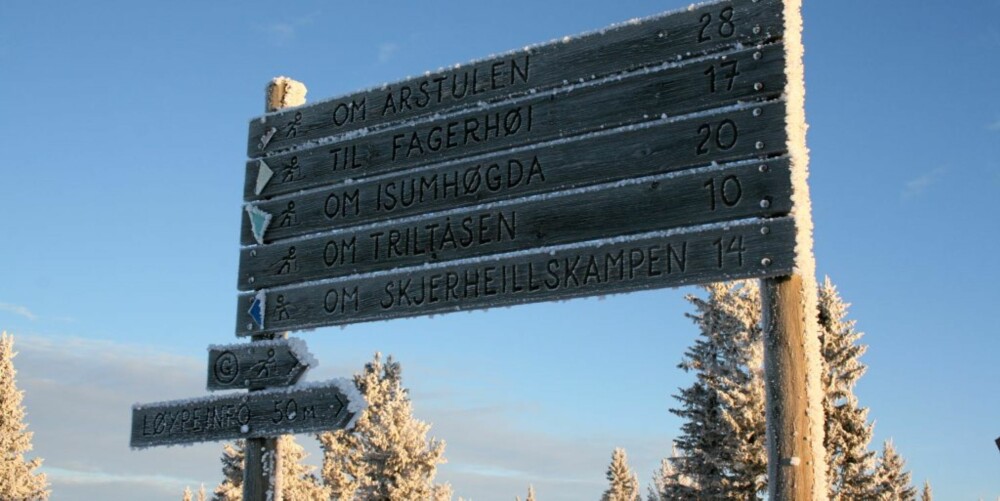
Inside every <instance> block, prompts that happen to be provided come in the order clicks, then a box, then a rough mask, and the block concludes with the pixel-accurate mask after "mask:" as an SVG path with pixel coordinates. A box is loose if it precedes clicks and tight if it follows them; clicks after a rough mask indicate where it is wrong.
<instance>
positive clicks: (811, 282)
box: [783, 0, 826, 500]
mask: <svg viewBox="0 0 1000 501" xmlns="http://www.w3.org/2000/svg"><path fill="white" fill-rule="evenodd" d="M783 14H784V20H785V34H784V41H785V72H786V77H787V80H786V82H787V83H786V85H785V99H786V100H787V102H788V105H787V107H786V108H785V109H786V113H787V118H786V127H787V130H788V152H789V156H790V157H791V163H792V202H793V207H794V208H793V210H792V216H793V217H794V218H795V225H796V229H797V237H796V244H795V254H796V263H795V267H796V269H795V273H796V274H797V275H799V276H800V277H801V278H802V288H803V294H802V298H803V301H804V302H805V304H803V305H802V306H803V308H802V313H803V314H804V315H805V319H804V322H803V324H804V325H805V336H804V337H805V339H804V342H805V346H804V350H803V351H804V352H805V355H806V361H805V362H806V369H807V370H806V378H807V381H806V387H807V392H808V393H807V394H808V399H809V400H808V402H807V407H806V413H807V415H808V418H809V425H810V427H811V428H812V429H811V430H809V432H808V433H807V435H806V436H810V437H812V438H813V443H812V444H810V446H811V447H812V456H813V458H814V459H815V460H814V461H813V463H812V464H809V465H806V466H807V467H810V468H812V471H813V479H814V482H813V493H812V499H814V500H823V499H826V495H825V490H824V489H825V486H826V469H825V467H824V461H823V460H822V458H823V457H824V449H823V419H824V417H823V409H822V402H821V395H822V387H821V383H820V375H821V374H822V371H823V364H822V360H820V346H819V325H818V323H817V312H818V305H817V294H818V289H817V283H816V260H815V257H814V255H813V238H812V233H813V224H812V204H811V202H810V199H809V185H808V183H807V181H808V178H809V149H808V147H807V146H806V130H807V129H808V125H807V124H806V119H805V92H806V88H805V71H804V67H803V64H802V57H803V53H804V47H803V45H802V0H785V2H784V12H783Z"/></svg>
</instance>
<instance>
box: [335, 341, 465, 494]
mask: <svg viewBox="0 0 1000 501" xmlns="http://www.w3.org/2000/svg"><path fill="white" fill-rule="evenodd" d="M354 386H355V387H356V388H357V391H359V392H360V393H361V394H362V395H363V396H364V398H365V400H367V403H368V407H367V408H366V409H365V410H364V411H362V412H361V413H360V416H359V417H357V422H356V425H355V427H354V429H353V432H351V431H347V430H337V431H334V432H326V433H322V434H320V436H319V438H320V442H321V444H322V447H323V453H324V457H323V479H324V481H325V483H326V485H328V486H329V487H330V488H331V495H333V496H334V498H336V499H384V500H410V499H437V498H442V497H444V494H445V490H447V492H450V487H448V486H442V485H435V484H434V483H433V480H434V476H435V474H436V472H437V465H438V464H441V463H443V462H445V459H444V446H445V445H444V442H443V441H439V440H434V439H431V440H428V439H427V431H428V430H429V429H430V425H429V424H427V423H424V422H423V421H420V420H417V419H414V418H413V416H412V406H411V403H410V398H409V395H408V394H407V390H406V389H405V388H404V387H403V386H402V372H401V367H400V365H399V363H398V362H395V361H394V360H393V359H392V357H389V358H388V360H386V361H385V362H383V360H382V357H381V355H379V354H376V355H375V358H374V360H373V361H371V362H369V363H368V364H366V365H365V368H364V371H363V372H362V373H360V374H356V375H355V376H354Z"/></svg>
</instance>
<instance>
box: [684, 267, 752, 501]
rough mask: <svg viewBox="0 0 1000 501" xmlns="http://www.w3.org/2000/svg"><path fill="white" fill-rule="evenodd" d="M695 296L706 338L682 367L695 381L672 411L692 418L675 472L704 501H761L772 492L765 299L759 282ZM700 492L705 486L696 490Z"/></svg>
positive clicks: (688, 419) (702, 335)
mask: <svg viewBox="0 0 1000 501" xmlns="http://www.w3.org/2000/svg"><path fill="white" fill-rule="evenodd" d="M705 289H706V291H707V292H708V298H707V299H702V298H700V297H697V296H693V295H691V296H688V300H689V301H691V303H692V304H694V306H695V309H696V310H697V311H696V313H694V314H688V316H689V317H690V318H692V319H693V320H694V322H695V323H696V324H697V325H698V327H699V329H700V331H701V332H700V335H699V337H698V339H696V340H695V344H694V346H692V347H691V348H689V349H688V351H687V352H686V353H685V354H684V358H683V360H682V362H681V364H680V367H681V368H682V369H684V370H685V371H690V372H694V374H695V381H694V383H692V385H691V386H690V387H688V388H682V389H681V390H680V393H679V394H678V395H675V398H676V399H677V400H678V401H679V402H680V404H681V406H680V408H678V409H671V410H670V411H671V412H672V413H674V414H676V415H677V416H679V417H681V418H683V419H684V420H685V422H684V424H683V425H682V426H681V434H680V436H679V437H678V438H677V439H676V440H675V444H676V446H677V448H678V449H679V450H680V451H681V453H682V457H681V458H678V459H680V460H678V461H675V464H674V467H675V468H676V469H677V472H678V473H679V474H680V475H683V476H685V477H687V478H689V479H690V481H691V486H689V488H687V489H683V491H682V494H683V493H685V492H686V493H689V494H693V495H694V497H696V498H700V499H713V500H740V501H745V500H748V499H756V498H757V497H758V494H759V493H761V492H763V491H764V490H765V489H766V487H767V477H766V473H767V454H766V444H765V418H764V384H763V356H762V347H763V346H762V342H761V330H760V293H759V289H758V286H757V283H756V282H754V281H742V282H733V283H714V284H711V285H708V286H706V287H705ZM694 486H697V487H694Z"/></svg>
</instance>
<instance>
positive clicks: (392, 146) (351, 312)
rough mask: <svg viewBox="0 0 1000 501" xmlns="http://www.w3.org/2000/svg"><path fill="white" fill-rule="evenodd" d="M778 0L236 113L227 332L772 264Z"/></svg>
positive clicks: (514, 300) (786, 181)
mask: <svg viewBox="0 0 1000 501" xmlns="http://www.w3.org/2000/svg"><path fill="white" fill-rule="evenodd" d="M782 26H783V19H782V3H781V2H780V1H778V0H729V1H721V2H716V3H710V4H703V5H699V6H697V7H692V8H689V9H686V10H683V11H679V12H674V13H668V14H664V15H660V16H656V17H652V18H648V19H643V20H636V21H631V22H628V23H624V24H622V25H618V26H613V27H610V28H607V29H605V30H601V31H599V32H595V33H591V34H586V35H583V36H579V37H567V38H565V39H562V40H556V41H553V42H550V43H548V44H544V45H538V46H530V47H526V48H524V49H522V50H518V51H513V52H510V53H507V54H504V55H501V56H497V57H493V58H489V59H485V60H481V61H477V62H473V63H470V64H467V65H461V66H455V67H452V68H449V69H446V70H441V71H438V72H431V73H428V74H426V75H425V76H423V77H418V78H414V79H409V80H405V81H401V82H397V83H393V84H387V85H385V86H382V87H378V88H374V89H369V90H365V91H361V92H356V93H353V94H350V95H347V96H342V97H339V98H334V99H330V100H325V101H321V102H318V103H315V104H311V105H306V106H301V107H296V108H290V109H285V110H281V111H279V112H276V113H270V114H267V115H265V116H263V117H260V118H257V119H254V120H252V121H251V123H250V131H249V144H248V154H249V156H250V158H249V160H248V161H247V164H246V181H245V184H244V198H245V202H246V205H245V207H244V217H243V227H242V230H241V243H242V245H243V247H242V249H241V251H240V268H239V280H238V288H239V290H240V291H242V292H241V295H240V297H239V300H238V305H237V326H236V333H237V335H240V336H248V335H254V334H267V333H274V332H280V331H290V330H297V329H304V328H315V327H322V326H329V325H342V324H349V323H353V322H361V321H370V320H378V319H385V318H396V317H405V316H415V315H424V314H431V313H441V312H448V311H456V310H464V309H477V308H489V307H493V306H500V305H510V304H519V303H526V302H535V301H548V300H556V299H564V298H569V297H581V296H588V295H595V294H607V293H614V292H627V291H631V290H640V289H649V288H657V287H674V286H679V285H685V284H695V283H706V282H714V281H723V280H728V279H732V278H752V277H767V276H779V275H783V274H788V273H789V272H790V271H791V270H792V269H793V266H794V258H795V256H794V252H793V249H794V245H795V228H794V224H793V222H792V220H791V219H790V218H788V217H787V216H788V215H789V214H790V213H791V211H792V204H791V199H792V197H791V191H792V187H791V171H790V166H789V161H788V158H787V156H785V155H786V154H787V153H788V145H787V142H788V134H787V132H786V124H785V119H786V116H787V113H786V111H787V110H786V103H785V101H784V96H783V94H782V93H783V91H784V88H785V83H786V70H785V66H786V61H785V49H784V43H783V33H782V29H783V28H782Z"/></svg>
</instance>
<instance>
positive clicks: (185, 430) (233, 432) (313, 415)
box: [131, 379, 365, 448]
mask: <svg viewBox="0 0 1000 501" xmlns="http://www.w3.org/2000/svg"><path fill="white" fill-rule="evenodd" d="M364 406H365V404H364V397H361V396H360V394H358V393H357V391H356V389H355V387H354V383H353V382H351V381H349V380H347V379H334V380H330V381H325V382H322V383H314V384H310V385H307V386H303V387H296V388H294V389H286V388H277V389H273V390H265V391H257V392H250V393H241V394H240V393H238V394H227V395H222V396H211V397H205V398H196V399H190V400H175V401H172V402H159V403H153V404H137V405H135V406H133V407H132V439H131V446H132V447H135V448H144V447H154V446H158V445H173V444H187V443H194V442H210V441H219V440H234V439H238V438H262V437H275V436H278V435H285V434H292V433H310V432H316V431H327V430H338V429H344V428H348V427H350V426H351V425H352V421H353V419H354V417H355V416H357V415H359V413H360V412H361V411H362V410H363V409H364Z"/></svg>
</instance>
